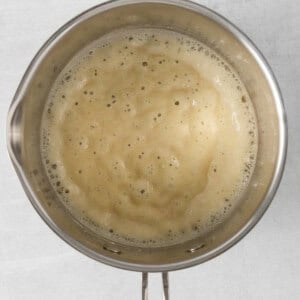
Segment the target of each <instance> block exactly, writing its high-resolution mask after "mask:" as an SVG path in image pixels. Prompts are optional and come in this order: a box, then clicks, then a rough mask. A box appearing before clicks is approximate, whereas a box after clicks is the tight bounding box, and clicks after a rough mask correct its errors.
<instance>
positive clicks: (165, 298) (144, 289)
mask: <svg viewBox="0 0 300 300" xmlns="http://www.w3.org/2000/svg"><path fill="white" fill-rule="evenodd" d="M161 275H162V283H163V298H162V299H163V300H169V275H168V272H163V273H161ZM142 300H148V273H147V272H143V273H142Z"/></svg>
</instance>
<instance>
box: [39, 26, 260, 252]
mask: <svg viewBox="0 0 300 300" xmlns="http://www.w3.org/2000/svg"><path fill="white" fill-rule="evenodd" d="M256 151H257V132H256V123H255V114H254V111H253V107H252V104H251V101H250V99H249V96H248V94H247V92H246V90H245V87H244V86H243V84H242V82H241V80H240V79H239V77H238V75H237V74H236V73H235V72H234V70H232V68H231V67H230V65H229V64H228V63H227V62H226V61H225V60H224V59H223V58H221V57H220V56H219V55H218V54H216V53H215V52H214V51H212V50H211V49H209V48H208V47H206V46H205V45H204V44H202V43H200V42H198V41H196V40H194V39H192V38H190V37H188V36H184V35H181V34H177V33H172V32H170V31H167V30H159V29H140V30H130V31H119V32H115V33H113V34H110V35H108V36H105V37H103V38H102V39H100V40H99V41H96V42H94V43H93V44H92V45H90V46H89V47H88V48H86V49H84V50H83V51H82V52H81V53H79V54H78V55H77V56H76V57H75V58H73V59H72V60H71V62H70V63H69V64H68V65H67V66H66V68H65V69H64V71H63V72H62V73H61V75H60V77H59V78H58V79H57V81H56V83H55V84H54V86H53V89H52V91H51V93H50V95H49V100H48V104H47V107H46V109H45V112H44V115H43V121H42V155H43V159H44V163H45V166H46V168H47V172H48V173H49V178H50V179H51V182H52V184H53V187H54V188H55V190H56V191H57V193H58V195H59V196H60V197H61V199H62V200H63V201H64V203H65V204H66V206H67V207H68V208H69V209H70V211H71V212H72V213H73V214H74V216H75V217H76V218H77V219H78V220H79V221H80V222H81V223H83V224H84V225H85V226H89V227H90V228H91V229H92V230H96V231H98V232H100V233H101V234H102V235H104V236H107V237H109V238H112V239H116V240H119V241H120V242H124V243H134V244H137V245H147V246H149V245H153V246H157V245H167V244H173V243H176V242H179V241H183V240H187V239H190V238H193V237H194V236H196V235H199V234H204V233H205V232H207V231H208V230H212V229H213V228H214V227H215V226H217V225H218V224H219V223H220V222H222V220H224V218H226V216H227V217H228V216H229V214H230V213H231V212H232V210H233V208H234V207H235V206H236V205H237V204H238V201H239V199H240V196H241V194H242V193H243V191H244V190H245V188H246V187H247V182H248V181H249V178H250V176H251V173H252V170H253V167H254V165H255V158H256Z"/></svg>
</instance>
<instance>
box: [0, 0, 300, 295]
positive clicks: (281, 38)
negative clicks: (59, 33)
mask: <svg viewBox="0 0 300 300" xmlns="http://www.w3.org/2000/svg"><path fill="white" fill-rule="evenodd" d="M98 3H99V1H93V0H45V1H41V0H27V1H21V0H0V195H1V198H0V299H4V300H6V299H22V300H23V299H30V300H35V299H46V300H47V299H95V300H96V299H97V300H98V299H126V300H127V299H130V300H131V299H133V300H134V299H140V285H141V282H140V281H141V276H140V274H138V273H134V272H129V271H123V270H118V269H114V268H112V267H108V266H105V265H103V264H100V263H97V262H95V261H93V260H91V259H89V258H87V257H85V256H83V255H82V254H80V253H78V252H76V251H75V250H73V249H72V248H71V247H69V246H68V245H67V244H65V243H64V242H63V241H62V240H60V239H59V238H58V237H57V236H56V235H55V234H54V233H53V232H52V231H51V230H50V229H49V228H48V227H47V226H46V225H45V224H44V223H43V221H42V220H41V219H40V217H39V216H38V215H37V214H36V212H35V211H34V210H33V208H32V207H31V204H30V203H29V201H28V200H27V199H26V196H25V194H24V192H23V190H22V188H21V185H20V183H19V181H18V179H17V176H16V174H15V172H14V170H13V168H12V164H11V163H10V161H9V159H8V155H7V151H6V145H5V139H6V134H5V131H6V129H5V122H6V114H7V110H8V107H9V104H10V101H11V99H12V97H13V94H14V92H15V90H16V88H17V85H18V83H19V81H20V79H21V77H22V75H23V73H24V71H25V69H26V67H27V65H28V64H29V62H30V60H31V59H32V57H33V55H34V54H35V53H36V51H37V50H38V49H39V47H40V46H41V45H42V43H43V42H44V41H45V40H46V39H47V38H48V37H49V36H50V35H51V34H52V33H53V32H54V31H56V29H57V28H58V27H60V26H61V25H62V24H64V23H65V22H66V21H68V20H69V19H70V18H72V17H73V16H75V15H76V14H78V13H80V12H81V11H83V10H85V9H87V8H89V7H90V6H93V5H96V4H98ZM201 3H202V4H204V5H207V6H208V7H210V8H212V9H214V10H216V11H217V12H219V13H221V14H223V15H224V16H225V17H227V18H228V19H230V20H231V21H232V22H233V23H235V24H236V25H238V26H239V27H240V28H241V29H242V30H243V31H244V32H246V33H247V34H248V35H249V36H250V38H252V39H253V41H254V42H255V43H256V45H257V46H258V47H259V48H260V49H261V50H262V52H263V53H264V55H265V56H266V58H267V60H268V61H269V63H270V64H271V66H272V68H273V70H274V72H275V75H276V76H277V79H278V81H279V83H280V86H281V89H282V92H283V96H284V100H285V105H286V109H287V114H288V119H289V153H288V160H287V166H286V170H285V174H284V178H283V180H282V183H281V186H280V188H279V191H278V193H277V195H276V197H275V199H274V202H273V204H272V205H271V207H270V209H269V210H268V211H267V213H266V214H265V216H264V217H263V219H262V220H261V221H260V222H259V224H258V225H257V226H256V227H255V228H254V229H253V230H252V231H251V233H250V234H249V235H248V236H247V237H246V238H244V239H243V240H242V241H241V242H240V243H239V244H238V245H236V246H235V247H233V248H232V249H230V250H229V251H227V252H226V253H225V254H223V255H221V256H219V257H217V258H216V259H214V260H212V261H209V262H207V263H205V264H203V265H200V266H197V267H194V268H191V269H187V270H183V271H177V272H174V273H171V274H170V285H171V299H172V300H175V299H177V300H179V299H205V300H211V299H213V300H215V299H233V300H235V299H236V300H240V299H241V300H250V299H255V300H256V299H267V300H268V299H272V300H279V299H280V300H281V299H292V300H294V299H295V300H296V299H300V215H299V213H300V201H299V186H300V180H299V179H300V157H299V155H300V133H299V132H300V83H299V79H300V55H299V53H300V2H299V0H297V1H287V0H276V1H274V0H203V1H202V2H201ZM149 289H150V299H161V282H160V277H159V274H153V275H151V276H150V287H149Z"/></svg>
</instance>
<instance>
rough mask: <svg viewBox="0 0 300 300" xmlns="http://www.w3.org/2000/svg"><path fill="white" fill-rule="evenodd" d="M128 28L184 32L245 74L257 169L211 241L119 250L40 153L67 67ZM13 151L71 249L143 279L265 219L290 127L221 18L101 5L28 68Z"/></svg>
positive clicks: (194, 10) (254, 59)
mask: <svg viewBox="0 0 300 300" xmlns="http://www.w3.org/2000/svg"><path fill="white" fill-rule="evenodd" d="M126 27H131V28H132V27H139V28H140V27H159V28H168V29H171V30H174V31H177V32H181V33H186V34H188V35H190V36H192V37H194V38H196V39H198V40H200V41H202V42H204V43H206V44H207V45H208V46H210V47H211V48H213V49H214V50H215V51H216V52H218V53H219V54H221V55H222V56H223V57H225V58H226V59H227V61H228V62H230V63H231V65H232V66H233V67H234V68H235V70H236V71H237V72H238V73H239V74H240V77H241V78H242V80H243V82H244V84H245V86H246V88H247V90H248V93H249V95H250V97H251V99H252V102H253V105H254V108H255V112H256V117H257V122H258V133H259V147H258V154H257V163H256V166H255V170H254V173H253V176H252V178H251V181H250V184H249V186H248V188H247V190H246V192H245V194H244V195H243V199H242V201H241V202H240V205H239V206H238V207H237V208H236V209H235V210H234V211H233V212H232V214H231V216H230V217H229V218H228V219H227V220H226V221H224V223H222V224H221V225H220V226H219V227H217V228H216V229H215V230H213V231H211V232H209V234H207V235H205V236H199V237H198V238H196V239H193V240H190V241H187V242H184V243H181V244H177V245H173V246H169V247H158V248H141V247H134V246H128V245H122V244H118V243H116V242H113V241H110V240H108V239H106V238H104V237H102V236H99V235H97V234H96V233H94V232H92V231H90V230H89V229H88V228H86V227H84V226H83V225H82V224H80V223H79V222H78V221H77V220H75V219H74V218H73V217H72V215H71V214H70V213H69V212H68V211H67V210H66V209H65V207H64V206H63V205H62V203H61V202H60V201H59V199H58V198H57V196H56V194H55V191H54V190H53V188H52V187H51V185H50V183H49V180H48V178H47V175H46V171H45V168H44V166H43V164H42V160H41V154H40V123H41V116H42V111H43V109H44V106H45V101H46V99H47V95H48V93H49V90H50V88H51V86H52V84H53V82H54V80H55V79H56V78H57V76H58V74H59V73H60V71H61V70H62V69H63V68H64V66H65V65H66V63H67V62H68V61H69V60H70V59H71V58H72V57H73V56H74V55H75V54H76V53H77V52H78V51H80V49H82V48H83V47H85V46H86V45H87V44H89V43H90V42H92V41H94V40H95V39H98V38H100V37H101V36H102V35H104V34H106V33H108V32H110V31H112V30H115V29H118V28H126ZM7 142H8V150H9V154H10V156H11V159H12V162H13V164H14V167H15V169H16V172H17V173H18V176H19V178H20V181H21V183H22V185H23V187H24V190H25V191H26V194H27V196H28V198H29V199H30V201H31V203H32V205H33V206H34V208H35V209H36V211H37V212H38V213H39V215H40V216H41V217H42V218H43V220H44V221H45V222H46V223H47V224H48V225H49V227H50V228H51V229H52V230H53V231H54V232H56V233H57V234H58V235H59V236H60V237H61V238H62V239H64V240H65V241H66V242H67V243H68V244H70V245H71V246H73V247H74V248H76V249H77V250H79V251H80V252H82V253H84V254H85V255H87V256H89V257H91V258H93V259H95V260H98V261H100V262H102V263H105V264H108V265H111V266H114V267H119V268H123V269H127V270H133V271H139V272H142V273H143V288H142V291H143V292H142V294H143V299H146V297H147V278H148V276H147V274H148V273H147V272H162V274H163V284H164V297H165V299H168V276H167V275H168V273H167V272H169V271H173V270H176V269H181V268H187V267H191V266H194V265H197V264H200V263H203V262H205V261H207V260H209V259H211V258H213V257H215V256H217V255H219V254H221V253H222V252H224V251H226V250H227V249H228V248H230V247H231V246H233V245H234V244H236V243H237V242H238V241H239V240H240V239H241V238H243V237H244V236H245V235H246V234H247V233H248V232H249V231H250V230H251V228H253V226H254V225H255V224H256V223H257V222H258V220H259V219H260V218H261V217H262V215H263V214H264V212H265V211H266V209H267V208H268V206H269V204H270V203H271V201H272V198H273V196H274V194H275V192H276V189H277V187H278V185H279V182H280V179H281V175H282V172H283V167H284V162H285V156H286V148H287V126H286V118H285V112H284V107H283V103H282V98H281V95H280V91H279V88H278V85H277V83H276V80H275V78H274V76H273V73H272V71H271V69H270V67H269V65H268V64H267V62H266V61H265V59H264V58H263V56H262V54H261V53H260V52H259V50H258V49H257V48H256V47H255V45H254V44H253V43H252V42H251V41H250V40H249V39H248V38H247V37H246V36H245V35H244V34H243V33H242V32H241V31H240V30H239V29H238V28H237V27H235V26H234V25H232V24H231V23H230V22H229V21H227V20H226V19H224V18H223V17H221V16H220V15H218V14H217V13H215V12H213V11H211V10H209V9H207V8H205V7H203V6H200V5H197V4H194V3H192V2H187V1H183V0H149V1H147V0H146V1H139V0H118V1H113V2H107V3H105V4H101V5H98V6H95V7H93V8H91V9H89V10H87V11H85V12H84V13H82V14H80V15H79V16H77V17H75V18H74V19H72V20H71V21H70V22H68V23H67V24H65V25H64V26H63V27H61V28H60V29H59V30H58V31H57V32H56V33H55V34H54V35H52V36H51V38H50V39H49V40H48V41H47V42H46V43H45V44H44V45H43V47H42V48H41V49H40V51H39V52H38V53H37V54H36V56H35V57H34V59H33V60H32V62H31V64H30V65H29V67H28V69H27V71H26V73H25V75H24V77H23V79H22V81H21V83H20V85H19V87H18V89H17V92H16V94H15V97H14V99H13V102H12V104H11V107H10V110H9V113H8V124H7Z"/></svg>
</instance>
